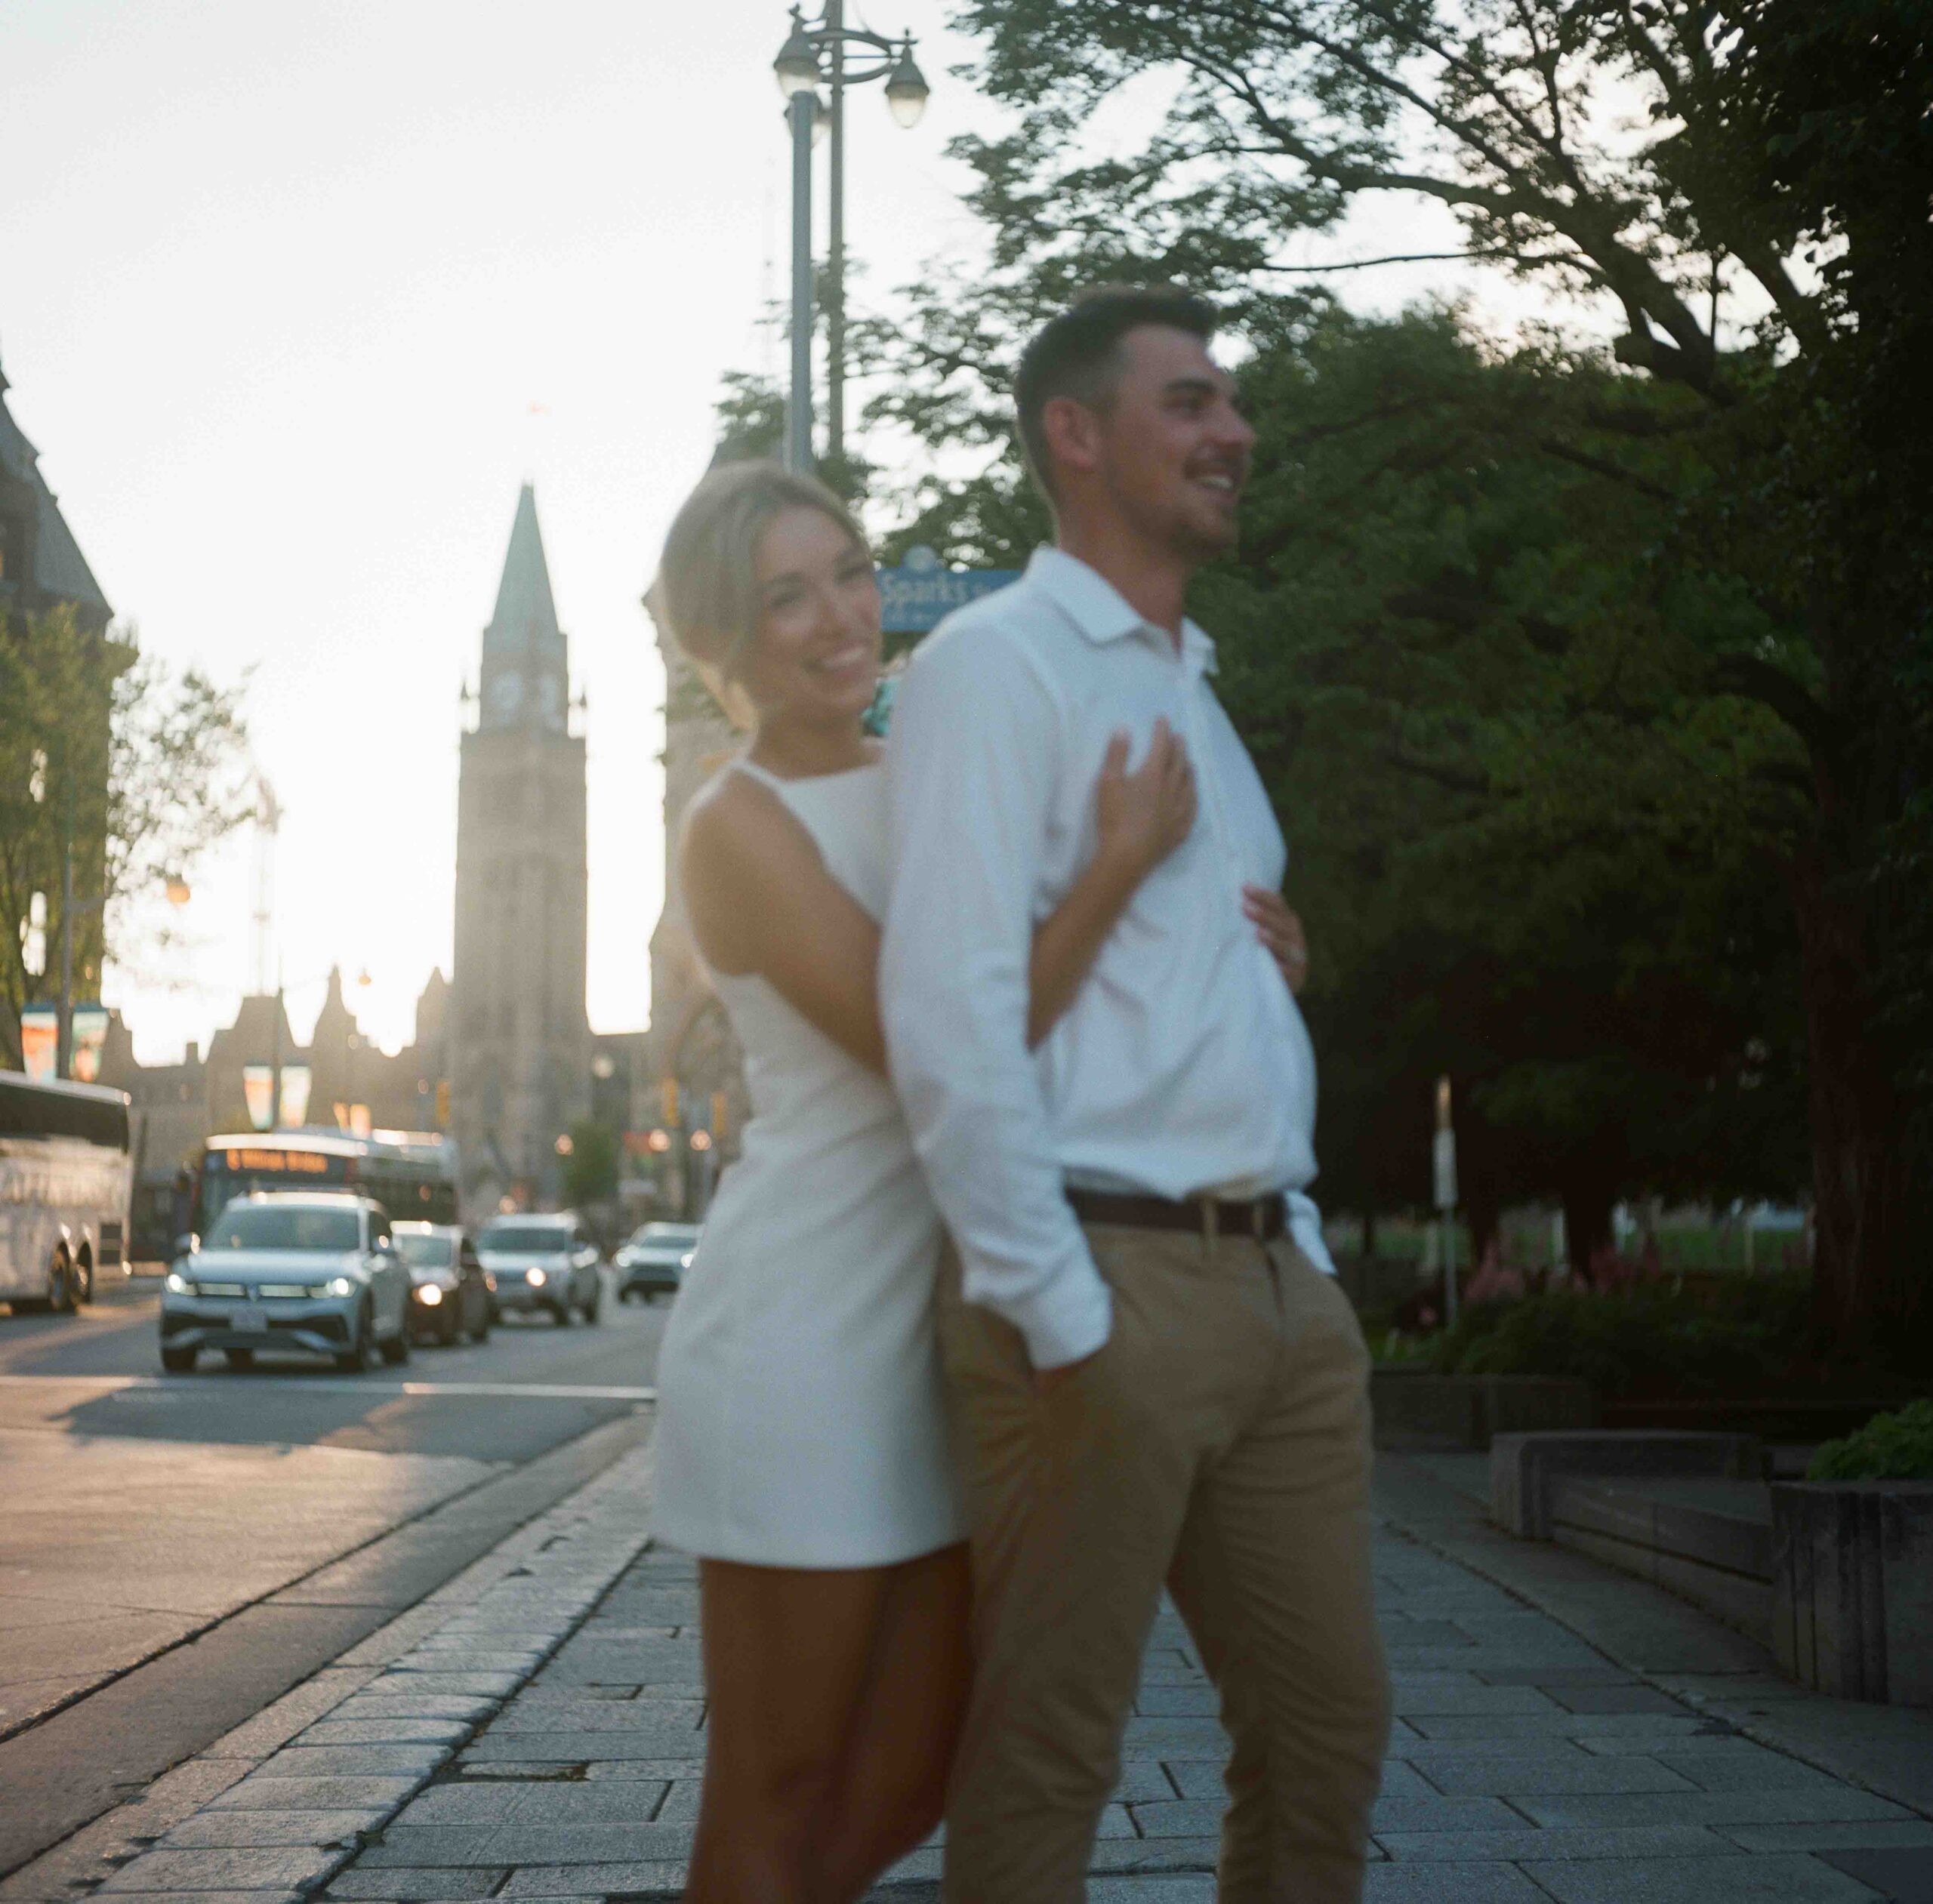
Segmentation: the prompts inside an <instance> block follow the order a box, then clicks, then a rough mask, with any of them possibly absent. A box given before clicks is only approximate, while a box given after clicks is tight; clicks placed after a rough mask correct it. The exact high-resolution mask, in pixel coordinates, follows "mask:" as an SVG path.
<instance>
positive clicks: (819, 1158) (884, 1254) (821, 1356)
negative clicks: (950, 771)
mask: <svg viewBox="0 0 1933 1904" xmlns="http://www.w3.org/2000/svg"><path fill="white" fill-rule="evenodd" d="M736 770H737V771H738V772H742V773H747V774H749V775H751V776H752V777H753V778H754V779H756V780H757V781H760V784H763V785H764V786H766V787H769V788H770V789H771V790H772V792H773V793H775V794H776V795H777V796H778V798H779V799H782V801H784V802H785V805H786V806H787V807H788V809H790V810H791V812H792V813H793V814H794V816H795V817H796V818H797V819H798V821H799V822H800V824H801V825H803V827H805V829H806V831H807V832H808V833H810V834H811V835H812V838H813V840H815V842H816V843H818V846H819V852H820V854H821V855H822V858H824V860H825V865H826V868H827V870H828V871H829V872H830V873H831V874H832V876H833V877H834V879H836V880H837V881H838V882H839V883H840V885H841V886H844V887H845V888H846V890H847V891H848V892H850V893H851V894H852V897H853V898H855V899H856V900H857V901H859V904H861V905H862V907H865V910H867V912H868V913H871V915H872V917H874V918H875V919H877V918H879V917H880V916H881V915H882V913H883V911H884V910H885V905H886V890H887V885H888V880H889V861H888V853H887V841H886V785H885V775H884V773H883V769H881V768H880V766H878V765H877V764H875V765H874V766H868V767H862V768H859V769H855V770H854V771H852V772H849V773H843V774H833V775H825V776H822V777H819V778H811V779H806V780H792V781H786V780H781V779H779V778H777V776H775V775H772V774H769V773H767V772H764V771H763V769H760V768H758V767H757V766H754V765H753V764H752V763H750V762H749V761H740V762H738V763H737V769H736ZM713 982H714V984H716V985H717V988H718V994H719V997H720V999H721V1000H722V1001H723V1003H724V1006H725V1009H726V1012H727V1013H728V1014H729V1016H730V1018H731V1021H732V1028H733V1029H734V1030H735V1031H736V1032H737V1034H738V1040H739V1043H741V1045H742V1046H743V1047H744V1049H745V1077H746V1083H747V1084H748V1087H749V1089H750V1092H751V1109H752V1115H751V1119H750V1120H749V1121H748V1123H747V1124H746V1126H745V1135H744V1141H743V1145H742V1148H741V1153H740V1155H739V1157H738V1161H737V1162H736V1163H734V1164H733V1165H732V1166H731V1167H730V1168H729V1169H728V1170H726V1172H725V1174H724V1175H723V1178H721V1179H720V1182H719V1187H718V1194H717V1197H715V1198H714V1200H713V1203H712V1206H711V1210H710V1212H709V1213H708V1215H707V1216H706V1218H705V1221H704V1229H703V1231H702V1232H701V1236H700V1238H699V1242H698V1251H697V1254H696V1255H695V1258H694V1259H693V1261H692V1266H691V1268H690V1269H689V1271H687V1272H686V1277H685V1280H684V1283H683V1286H682V1287H681V1288H680V1289H679V1291H678V1295H677V1301H676V1302H674V1305H672V1309H671V1321H670V1323H669V1324H668V1326H667V1328H666V1329H665V1332H664V1347H663V1350H662V1351H661V1354H660V1356H659V1358H658V1428H657V1451H658V1452H657V1480H656V1486H655V1501H654V1507H653V1515H652V1518H653V1525H654V1530H655V1533H657V1535H658V1537H659V1538H660V1539H663V1540H664V1541H665V1542H667V1543H668V1544H669V1545H671V1546H674V1547H677V1548H683V1550H684V1551H686V1552H687V1553H692V1554H701V1555H704V1556H705V1557H708V1558H711V1559H717V1560H738V1561H744V1562H747V1563H750V1564H755V1565H762V1566H767V1567H880V1566H886V1565H889V1564H893V1563H894V1562H896V1561H900V1560H911V1559H912V1558H914V1557H916V1556H917V1555H919V1554H927V1553H931V1552H932V1551H934V1549H936V1548H941V1547H945V1546H947V1545H950V1544H951V1543H952V1542H954V1541H957V1540H959V1539H962V1538H963V1536H964V1532H965V1524H964V1521H963V1518H962V1516H961V1513H960V1505H959V1500H958V1496H957V1493H956V1492H955V1488H954V1480H953V1475H952V1470H951V1463H950V1462H949V1460H948V1449H947V1442H946V1425H945V1418H944V1416H943V1413H942V1403H941V1397H940V1369H939V1350H938V1348H937V1345H936V1340H935V1335H934V1327H933V1320H934V1318H933V1305H934V1298H935V1277H936V1265H937V1262H938V1258H939V1243H940V1223H939V1214H938V1212H937V1211H936V1209H935V1208H934V1206H933V1200H932V1198H931V1197H930V1196H929V1195H928V1194H927V1191H926V1184H925V1182H924V1180H923V1178H922V1177H921V1176H920V1169H919V1165H918V1163H917V1160H916V1159H915V1158H914V1154H913V1148H912V1143H911V1139H910V1138H909V1137H908V1134H907V1131H906V1126H905V1122H904V1120H903V1119H902V1117H901V1115H900V1111H899V1102H898V1100H897V1099H896V1098H895V1097H894V1095H893V1091H892V1089H891V1087H890V1086H889V1085H888V1084H887V1083H886V1080H885V1079H883V1078H882V1077H876V1076H874V1074H872V1073H871V1072H870V1071H867V1070H866V1069H865V1067H864V1066H862V1065H861V1064H859V1063H858V1062H857V1061H856V1060H855V1059H853V1058H850V1057H849V1056H848V1055H846V1052H843V1051H842V1050H841V1049H840V1048H839V1047H838V1046H837V1045H835V1044H834V1043H833V1042H832V1040H831V1039H829V1038H828V1037H825V1034H823V1033H822V1032H820V1031H818V1030H816V1029H815V1027H813V1026H812V1025H811V1024H808V1023H807V1022H806V1020H805V1018H803V1017H802V1016H801V1015H800V1014H799V1013H798V1012H797V1011H795V1010H794V1009H793V1007H792V1006H791V1005H789V1004H788V1003H786V1001H785V1000H784V999H783V998H782V997H780V995H779V994H778V992H777V991H775V989H774V988H773V987H772V985H771V984H769V983H768V982H767V981H766V980H765V979H763V978H760V977H757V975H746V976H741V977H733V976H732V975H729V974H726V973H719V974H717V975H714V981H713Z"/></svg>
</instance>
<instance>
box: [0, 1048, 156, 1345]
mask: <svg viewBox="0 0 1933 1904" xmlns="http://www.w3.org/2000/svg"><path fill="white" fill-rule="evenodd" d="M133 1185H134V1159H133V1157H131V1155H130V1154H129V1151H128V1094H127V1093H126V1092H125V1091H109V1090H106V1089H103V1088H102V1087H101V1086H99V1085H95V1084H68V1083H42V1082H40V1081H39V1080H37V1079H34V1078H30V1077H27V1076H26V1074H24V1073H23V1072H20V1071H0V1300H4V1301H5V1302H9V1303H11V1305H13V1308H14V1312H15V1313H16V1314H18V1313H19V1312H20V1311H21V1310H23V1309H30V1310H31V1309H49V1308H51V1309H57V1310H59V1311H61V1312H62V1313H63V1314H72V1312H73V1311H75V1310H76V1308H79V1306H80V1305H81V1304H82V1303H83V1302H91V1300H92V1299H93V1297H94V1279H95V1278H96V1277H98V1276H113V1277H123V1276H125V1275H126V1274H127V1273H128V1264H127V1237H128V1198H129V1196H130V1194H131V1191H132V1189H133Z"/></svg>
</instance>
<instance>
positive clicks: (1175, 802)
mask: <svg viewBox="0 0 1933 1904" xmlns="http://www.w3.org/2000/svg"><path fill="white" fill-rule="evenodd" d="M1126 766H1127V740H1126V738H1125V736H1117V737H1116V738H1115V739H1114V741H1111V743H1110V744H1109V745H1108V753H1107V758H1106V760H1105V763H1103V765H1102V771H1101V778H1100V780H1099V783H1098V784H1097V785H1096V790H1095V800H1096V831H1097V833H1098V835H1099V845H1098V846H1097V849H1096V852H1095V855H1094V858H1093V860H1092V861H1090V863H1089V864H1088V866H1087V868H1086V870H1084V872H1083V873H1081V877H1080V878H1079V879H1077V880H1076V881H1075V882H1074V885H1073V886H1071V888H1070V889H1068V893H1067V895H1066V897H1065V898H1063V899H1062V901H1061V903H1060V904H1059V906H1058V907H1056V908H1055V910H1054V911H1053V913H1052V914H1051V915H1050V917H1048V918H1047V920H1045V921H1044V923H1042V924H1041V926H1040V928H1039V929H1037V931H1036V932H1035V933H1034V944H1033V950H1032V953H1031V957H1030V959H1029V961H1028V982H1029V986H1030V989H1031V998H1030V1003H1029V1007H1028V1018H1027V1042H1028V1046H1029V1047H1030V1048H1031V1046H1034V1045H1037V1044H1038V1043H1040V1040H1041V1039H1042V1038H1044V1037H1046V1035H1047V1033H1048V1032H1049V1031H1051V1030H1052V1029H1053V1026H1054V1024H1055V1023H1056V1021H1058V1020H1059V1018H1060V1016H1061V1015H1062V1013H1063V1012H1065V1010H1066V1009H1067V1008H1068V1006H1069V1005H1071V1003H1073V1002H1074V997H1075V995H1076V994H1077V993H1078V992H1079V991H1080V989H1081V981H1083V980H1084V978H1086V977H1087V972H1088V969H1089V968H1090V966H1092V965H1093V963H1094V960H1095V957H1096V954H1098V953H1099V950H1100V949H1101V947H1102V944H1104V943H1105V941H1106V938H1107V936H1108V933H1109V932H1111V931H1112V930H1113V929H1114V922H1115V921H1116V920H1118V919H1119V918H1120V917H1121V913H1122V911H1123V910H1124V908H1125V907H1126V906H1127V902H1128V901H1129V900H1130V898H1133V895H1134V892H1135V890H1136V888H1137V887H1138V886H1139V885H1140V884H1141V882H1142V880H1145V878H1146V877H1148V873H1150V872H1151V871H1152V870H1153V869H1154V868H1155V867H1156V866H1157V865H1158V864H1160V863H1161V861H1162V860H1164V859H1165V858H1167V855H1169V854H1170V853H1171V852H1173V850H1174V849H1175V848H1176V846H1179V845H1180V843H1181V842H1182V840H1185V838H1187V836H1188V830H1189V829H1190V828H1191V827H1192V826H1193V824H1194V822H1195V783H1194V777H1193V775H1192V772H1191V770H1190V769H1189V766H1188V757H1187V754H1186V752H1185V750H1184V749H1183V748H1182V746H1181V744H1180V743H1179V741H1176V739H1175V738H1174V737H1173V735H1171V734H1170V732H1169V731H1168V728H1167V723H1166V722H1158V723H1157V724H1156V726H1155V735H1154V738H1153V740H1152V741H1151V743H1150V744H1149V747H1148V757H1147V758H1146V759H1145V760H1144V761H1143V762H1142V764H1141V766H1139V767H1138V768H1137V769H1136V770H1135V771H1134V772H1133V773H1131V774H1130V773H1129V772H1127V771H1126ZM679 872H680V877H681V879H682V880H683V883H684V892H685V903H686V905H687V907H689V909H690V912H691V917H692V930H693V932H694V933H695V935H696V937H697V939H698V949H699V950H701V952H702V953H703V954H704V957H705V960H706V962H707V963H708V964H709V965H710V966H711V968H712V969H713V970H714V971H715V972H724V973H727V974H737V975H745V974H747V973H751V972H756V973H757V974H758V975H760V976H761V977H763V978H765V979H766V981H768V982H769V984H771V985H772V988H773V989H774V990H775V991H777V992H778V994H779V995H780V997H782V998H784V999H785V1000H786V1001H787V1002H788V1003H789V1004H791V1006H793V1007H794V1009H796V1010H797V1012H799V1013H800V1015H802V1016H803V1018H805V1019H806V1021H807V1022H808V1023H809V1024H812V1025H814V1026H815V1027H817V1028H818V1029H819V1031H822V1032H824V1033H825V1035H826V1036H827V1037H828V1038H830V1039H831V1040H832V1041H833V1043H835V1044H836V1045H837V1046H839V1047H840V1049H842V1050H843V1051H845V1052H847V1053H849V1055H851V1056H852V1057H854V1058H857V1059H858V1060H859V1062H860V1063H861V1064H864V1065H865V1067H866V1068H868V1070H869V1071H877V1072H879V1073H880V1074H881V1075H883V1074H884V1073H885V1071H886V1034H885V1031H884V1030H883V1027H882V1025H881V1023H880V1010H879V984H878V979H879V927H878V926H877V924H876V923H874V920H872V919H871V917H870V916H869V915H868V913H866V911H865V909H864V908H863V907H862V906H861V905H860V904H859V902H858V901H856V899H855V898H853V897H852V895H851V894H850V893H849V892H847V891H846V889H845V888H844V887H843V886H841V885H840V883H839V882H838V881H837V880H835V879H834V877H832V875H831V873H828V871H827V870H826V868H825V861H824V860H823V859H822V858H820V856H819V849H818V847H817V846H815V844H814V843H813V841H812V836H810V834H809V833H807V832H806V829H805V828H804V827H803V826H801V825H800V823H799V822H798V821H797V819H796V818H794V816H793V815H791V813H790V812H788V811H787V810H786V809H785V805H784V803H782V801H781V800H780V799H778V796H776V795H775V794H774V793H772V792H771V791H770V790H769V789H768V788H766V787H761V786H760V785H759V784H757V782H756V781H751V780H749V779H748V778H746V777H745V775H742V774H731V775H727V776H726V778H724V779H723V780H722V781H720V782H719V783H717V784H716V785H714V787H711V788H709V789H708V790H707V791H706V792H705V793H704V794H703V795H701V796H700V798H699V799H698V801H697V802H695V803H694V805H693V806H692V811H691V813H690V815H689V817H688V818H687V820H686V824H685V829H684V835H683V840H682V841H681V843H680V850H679Z"/></svg>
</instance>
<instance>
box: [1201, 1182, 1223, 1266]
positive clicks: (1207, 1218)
mask: <svg viewBox="0 0 1933 1904" xmlns="http://www.w3.org/2000/svg"><path fill="white" fill-rule="evenodd" d="M1195 1202H1196V1203H1197V1204H1198V1205H1199V1206H1200V1208H1201V1246H1202V1247H1203V1249H1205V1250H1206V1251H1207V1252H1208V1254H1209V1255H1210V1256H1211V1257H1212V1256H1213V1255H1214V1253H1215V1239H1216V1237H1217V1236H1219V1234H1221V1215H1222V1212H1221V1206H1219V1204H1218V1203H1216V1200H1215V1198H1214V1196H1213V1193H1212V1192H1210V1191H1203V1192H1202V1193H1201V1194H1200V1195H1199V1196H1198V1197H1196V1199H1195Z"/></svg>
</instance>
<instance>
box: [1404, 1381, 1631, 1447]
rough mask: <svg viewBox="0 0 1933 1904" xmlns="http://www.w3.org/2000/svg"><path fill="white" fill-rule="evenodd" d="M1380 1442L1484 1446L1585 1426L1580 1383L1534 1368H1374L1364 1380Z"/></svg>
mask: <svg viewBox="0 0 1933 1904" xmlns="http://www.w3.org/2000/svg"><path fill="white" fill-rule="evenodd" d="M1369 1397H1370V1407H1371V1409H1372V1410H1373V1413H1374V1415H1375V1417H1376V1440H1377V1445H1378V1446H1380V1447H1397V1448H1400V1447H1419V1446H1420V1447H1438V1448H1441V1447H1452V1448H1487V1447H1488V1446H1490V1444H1491V1439H1492V1437H1494V1436H1496V1435H1499V1434H1522V1433H1525V1432H1528V1431H1537V1430H1550V1429H1572V1428H1593V1427H1595V1425H1596V1424H1597V1419H1598V1400H1597V1396H1596V1394H1595V1391H1593V1390H1592V1388H1591V1386H1590V1385H1589V1383H1588V1382H1565V1381H1558V1380H1555V1379H1550V1378H1548V1377H1546V1376H1534V1375H1433V1374H1432V1373H1430V1372H1429V1370H1427V1369H1405V1368H1380V1369H1376V1370H1374V1371H1373V1373H1371V1375H1370V1381H1369Z"/></svg>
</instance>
